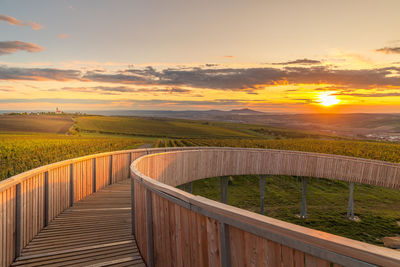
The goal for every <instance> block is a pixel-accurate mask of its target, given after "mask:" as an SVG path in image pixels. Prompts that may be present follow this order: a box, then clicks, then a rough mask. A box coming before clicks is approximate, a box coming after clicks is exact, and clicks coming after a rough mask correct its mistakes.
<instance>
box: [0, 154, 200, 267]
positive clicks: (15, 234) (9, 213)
mask: <svg viewBox="0 0 400 267" xmlns="http://www.w3.org/2000/svg"><path fill="white" fill-rule="evenodd" d="M184 149H186V150H190V149H193V148H190V147H188V148H155V149H135V150H126V151H117V152H109V153H102V154H96V155H90V156H85V157H80V158H76V159H71V160H65V161H61V162H57V163H53V164H50V165H46V166H42V167H39V168H36V169H33V170H30V171H27V172H24V173H21V174H19V175H16V176H13V177H11V178H9V179H6V180H4V181H1V182H0V266H9V265H10V264H11V263H12V262H13V260H14V259H15V258H16V257H18V255H19V253H20V251H21V249H22V248H24V247H25V246H26V245H27V244H28V242H29V241H31V240H32V239H33V237H34V236H35V235H36V234H37V233H38V232H39V231H40V230H42V229H43V228H44V227H45V226H46V225H47V224H48V223H49V222H50V221H52V220H53V219H54V218H55V217H56V216H57V215H58V214H60V213H61V212H62V211H63V210H65V209H66V208H68V207H70V206H71V205H73V203H74V202H76V201H79V200H81V199H84V198H85V197H87V196H88V195H90V194H92V193H93V192H96V191H97V190H99V189H101V188H103V187H105V186H107V185H109V184H112V183H115V182H118V181H120V180H123V179H127V178H129V166H130V164H131V163H132V161H133V160H135V159H137V158H138V157H140V156H143V155H146V154H152V153H158V152H165V151H173V150H184ZM27 156H29V155H27Z"/></svg>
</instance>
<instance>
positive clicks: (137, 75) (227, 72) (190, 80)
mask: <svg viewBox="0 0 400 267" xmlns="http://www.w3.org/2000/svg"><path fill="white" fill-rule="evenodd" d="M284 75H285V73H284V72H283V71H282V70H279V69H275V68H246V69H244V68H242V69H234V68H219V69H208V68H205V69H203V68H190V69H182V68H168V69H164V70H159V71H157V70H155V69H154V68H152V67H147V68H145V69H128V70H125V71H121V72H119V73H116V74H104V73H98V72H88V73H86V75H84V76H83V79H87V80H90V81H96V82H111V83H127V84H139V85H144V84H153V85H167V86H187V87H196V88H208V89H230V90H252V89H255V87H256V85H258V84H270V83H272V82H273V81H275V80H279V79H280V78H282V77H283V76H284Z"/></svg>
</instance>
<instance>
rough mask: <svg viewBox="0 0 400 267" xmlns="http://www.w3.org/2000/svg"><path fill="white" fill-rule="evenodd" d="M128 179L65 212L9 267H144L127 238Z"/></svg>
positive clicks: (129, 197) (129, 224) (129, 202)
mask: <svg viewBox="0 0 400 267" xmlns="http://www.w3.org/2000/svg"><path fill="white" fill-rule="evenodd" d="M130 205H131V195H130V184H129V180H126V181H123V182H120V183H117V184H114V185H111V186H109V187H107V188H105V189H102V190H100V191H98V192H96V193H95V194H93V195H91V196H88V197H87V198H86V199H84V200H82V201H79V202H77V203H75V204H74V206H73V207H72V208H69V209H67V210H65V211H64V212H63V213H61V214H60V215H59V216H58V217H57V218H56V219H54V220H53V221H52V222H51V223H50V224H49V225H48V226H47V227H46V228H45V229H43V230H42V231H41V232H40V233H39V234H38V235H37V236H36V237H35V238H34V239H33V240H32V241H31V242H30V243H29V244H28V245H27V246H26V247H25V248H24V249H23V250H22V253H21V256H20V257H19V258H18V259H17V260H16V261H15V262H14V263H13V264H12V266H93V267H94V266H96V267H100V266H145V264H144V262H143V259H142V257H141V256H140V254H139V251H138V248H137V246H136V242H135V240H134V237H133V236H132V235H131V208H130Z"/></svg>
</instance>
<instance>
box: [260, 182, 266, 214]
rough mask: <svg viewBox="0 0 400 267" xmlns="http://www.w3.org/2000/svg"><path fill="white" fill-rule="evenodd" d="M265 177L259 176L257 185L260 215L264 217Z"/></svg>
mask: <svg viewBox="0 0 400 267" xmlns="http://www.w3.org/2000/svg"><path fill="white" fill-rule="evenodd" d="M266 178H267V177H266V175H260V176H259V180H260V181H259V184H260V213H261V214H262V215H264V197H265V180H266Z"/></svg>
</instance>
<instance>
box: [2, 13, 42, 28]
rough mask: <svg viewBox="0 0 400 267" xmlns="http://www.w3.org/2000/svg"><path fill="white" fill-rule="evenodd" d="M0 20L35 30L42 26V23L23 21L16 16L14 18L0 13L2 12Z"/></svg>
mask: <svg viewBox="0 0 400 267" xmlns="http://www.w3.org/2000/svg"><path fill="white" fill-rule="evenodd" d="M0 21H4V22H7V23H8V24H10V25H18V26H27V27H31V28H32V29H33V30H35V31H37V30H40V29H42V28H43V26H42V25H40V24H37V23H35V22H31V21H27V22H24V21H21V20H18V19H16V18H14V17H10V16H7V15H2V14H0Z"/></svg>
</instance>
